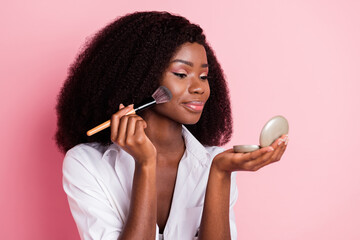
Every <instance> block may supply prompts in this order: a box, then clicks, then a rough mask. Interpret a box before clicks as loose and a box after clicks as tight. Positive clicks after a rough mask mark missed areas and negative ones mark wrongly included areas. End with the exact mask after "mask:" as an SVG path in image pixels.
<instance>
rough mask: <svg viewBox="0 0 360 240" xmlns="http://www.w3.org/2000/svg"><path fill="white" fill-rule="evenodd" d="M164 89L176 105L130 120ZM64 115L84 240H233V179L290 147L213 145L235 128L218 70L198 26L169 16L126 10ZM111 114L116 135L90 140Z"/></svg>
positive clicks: (97, 41)
mask: <svg viewBox="0 0 360 240" xmlns="http://www.w3.org/2000/svg"><path fill="white" fill-rule="evenodd" d="M160 85H162V86H165V87H167V88H168V89H169V90H170V91H171V93H172V95H173V97H172V99H171V101H169V102H167V103H164V104H159V105H157V106H155V107H153V108H150V109H147V110H144V111H143V112H141V113H139V114H138V115H136V114H131V115H126V113H127V112H129V111H131V110H132V105H129V104H132V103H139V102H141V100H143V98H145V97H148V96H151V94H152V93H153V92H154V91H155V90H156V89H157V88H158V86H160ZM119 103H122V104H120V106H119ZM124 106H126V107H124ZM57 112H58V131H57V135H56V139H57V143H58V146H59V147H60V148H61V149H62V150H63V151H64V152H67V153H66V156H65V159H64V164H63V174H64V178H63V184H64V189H65V192H66V193H67V195H68V200H69V205H70V208H71V212H72V214H73V217H74V219H75V222H76V224H77V227H78V230H79V233H80V236H81V238H82V239H159V238H160V239H194V238H198V239H230V238H231V239H236V226H235V218H234V210H233V206H234V204H235V202H236V199H237V188H236V179H235V177H236V176H235V172H236V171H240V170H249V171H254V170H257V169H259V168H261V167H263V166H265V165H267V164H269V163H272V162H274V161H278V160H279V159H280V158H281V156H282V154H283V152H284V151H285V149H286V144H285V143H287V137H286V136H283V137H282V138H280V139H278V140H277V141H275V142H274V143H273V144H272V146H271V147H266V148H262V149H260V150H258V151H256V152H253V153H248V154H240V153H234V152H233V151H232V150H231V149H229V150H227V151H223V149H221V148H219V147H217V146H219V145H223V144H225V143H226V142H228V141H229V139H230V137H231V133H232V119H231V109H230V102H229V96H228V90H227V85H226V82H225V80H224V76H223V72H222V69H221V67H220V65H219V63H218V61H217V59H216V57H215V55H214V52H213V51H212V49H211V48H210V47H209V45H208V43H207V42H206V39H205V36H204V34H203V33H202V29H201V28H200V27H199V26H197V25H194V24H191V23H190V22H189V21H188V20H187V19H185V18H183V17H180V16H174V15H171V14H169V13H166V12H137V13H134V14H129V15H126V16H124V17H121V18H119V19H117V20H116V21H114V22H113V23H111V24H109V25H108V26H107V27H105V28H104V29H102V30H101V31H100V32H99V33H97V34H96V36H95V37H94V38H93V39H92V40H91V41H90V42H89V43H88V44H87V46H86V48H85V49H84V50H83V52H82V53H81V54H80V55H79V57H78V58H77V60H76V61H75V63H74V64H73V66H72V67H71V71H70V73H69V76H68V78H67V80H66V82H65V84H64V87H63V89H62V91H61V93H60V97H59V102H58V105H57ZM110 117H111V127H110V129H107V130H105V131H102V132H100V133H97V134H95V135H94V136H91V137H87V136H86V134H85V133H86V131H87V130H89V129H91V128H92V127H94V126H96V125H98V124H99V123H101V122H104V121H106V120H107V119H109V118H110Z"/></svg>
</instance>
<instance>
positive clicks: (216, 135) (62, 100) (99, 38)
mask: <svg viewBox="0 0 360 240" xmlns="http://www.w3.org/2000/svg"><path fill="white" fill-rule="evenodd" d="M187 42H190V43H194V42H196V43H199V44H201V45H203V46H204V48H205V50H206V54H207V59H208V65H209V73H208V79H209V85H210V89H211V93H210V98H209V100H208V102H207V104H206V105H205V108H204V110H203V113H202V116H201V118H200V120H199V121H198V122H197V123H196V124H194V125H187V126H186V127H187V128H188V129H189V130H190V131H191V133H192V134H193V135H194V136H195V137H196V138H197V139H198V140H199V141H200V142H201V143H202V144H203V145H209V146H212V145H223V144H225V143H227V142H228V141H229V140H230V137H231V134H232V116H231V106H230V100H229V92H228V88H227V84H226V81H225V78H224V74H223V71H222V69H221V66H220V64H219V62H218V61H217V59H216V57H215V54H214V52H213V50H212V49H211V47H210V46H209V44H208V43H207V42H206V39H205V35H204V34H203V30H202V29H201V28H200V27H199V26H198V25H195V24H192V23H190V22H189V20H187V19H186V18H184V17H181V16H176V15H173V14H170V13H168V12H135V13H132V14H128V15H125V16H123V17H120V18H118V19H116V20H115V21H113V22H112V23H110V24H109V25H107V26H106V27H105V28H103V29H102V30H100V31H99V32H98V33H97V34H95V36H94V37H93V38H92V39H91V40H90V41H88V42H87V43H86V44H85V46H84V48H83V50H82V52H81V53H80V54H79V55H78V56H77V59H76V60H75V62H74V63H73V64H72V65H71V67H70V69H69V74H68V77H67V79H66V81H65V83H64V86H63V87H62V89H61V91H60V94H59V96H58V103H57V106H56V110H57V117H58V122H57V132H56V136H55V137H56V143H57V145H58V147H59V148H60V150H62V151H63V152H66V151H67V150H69V149H70V148H72V147H74V146H75V145H77V144H80V143H86V142H99V143H101V144H103V145H108V144H111V140H110V130H109V129H106V130H104V131H102V132H99V133H97V134H95V135H93V136H90V137H88V136H87V135H86V132H87V131H88V130H89V129H91V128H93V127H94V126H96V125H98V124H100V123H102V122H104V121H106V120H108V119H110V118H111V115H112V114H113V113H115V112H116V111H118V107H119V104H120V103H123V104H124V105H125V106H126V105H128V104H131V103H135V104H136V103H139V102H141V101H142V100H143V98H144V97H148V96H151V94H152V93H153V92H154V91H155V90H156V89H157V88H158V86H159V81H160V79H161V77H162V75H163V73H164V71H165V69H166V68H167V67H168V66H169V62H170V59H171V57H172V56H173V55H174V54H175V52H176V51H177V49H179V47H180V46H181V45H182V44H184V43H187Z"/></svg>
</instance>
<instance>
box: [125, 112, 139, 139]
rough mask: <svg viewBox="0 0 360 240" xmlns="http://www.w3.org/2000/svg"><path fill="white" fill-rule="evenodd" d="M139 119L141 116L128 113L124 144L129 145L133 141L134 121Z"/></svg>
mask: <svg viewBox="0 0 360 240" xmlns="http://www.w3.org/2000/svg"><path fill="white" fill-rule="evenodd" d="M141 120H142V118H141V117H140V116H138V115H130V116H129V117H128V121H127V129H126V140H125V141H126V144H128V145H131V144H132V143H133V142H132V140H133V137H134V134H135V128H136V123H137V122H138V121H141Z"/></svg>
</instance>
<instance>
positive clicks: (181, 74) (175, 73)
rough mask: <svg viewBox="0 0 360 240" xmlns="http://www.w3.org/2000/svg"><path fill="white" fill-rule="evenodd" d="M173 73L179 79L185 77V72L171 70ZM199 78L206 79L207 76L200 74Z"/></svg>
mask: <svg viewBox="0 0 360 240" xmlns="http://www.w3.org/2000/svg"><path fill="white" fill-rule="evenodd" d="M173 74H174V75H175V76H177V77H179V78H181V79H182V78H186V77H187V76H186V74H184V73H177V72H173ZM200 78H201V80H207V79H208V76H201V77H200Z"/></svg>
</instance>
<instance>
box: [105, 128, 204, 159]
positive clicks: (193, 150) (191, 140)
mask: <svg viewBox="0 0 360 240" xmlns="http://www.w3.org/2000/svg"><path fill="white" fill-rule="evenodd" d="M182 136H183V137H184V141H185V146H186V149H185V151H187V152H188V153H190V154H191V155H192V156H193V157H194V158H195V159H196V160H198V161H199V163H200V164H201V165H205V166H208V165H209V164H210V162H211V155H210V153H209V152H208V151H207V150H206V148H205V147H204V146H203V145H202V144H201V143H200V142H199V141H198V140H197V139H196V138H195V137H194V135H192V133H191V132H190V131H189V130H188V129H187V128H186V127H185V126H184V125H182ZM112 151H114V152H116V153H120V152H121V148H120V147H119V146H118V145H116V144H111V145H110V146H109V147H108V148H107V150H106V151H105V152H104V154H103V158H107V159H108V161H109V158H110V157H111V156H112V154H113V153H112ZM113 164H114V163H113Z"/></svg>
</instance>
